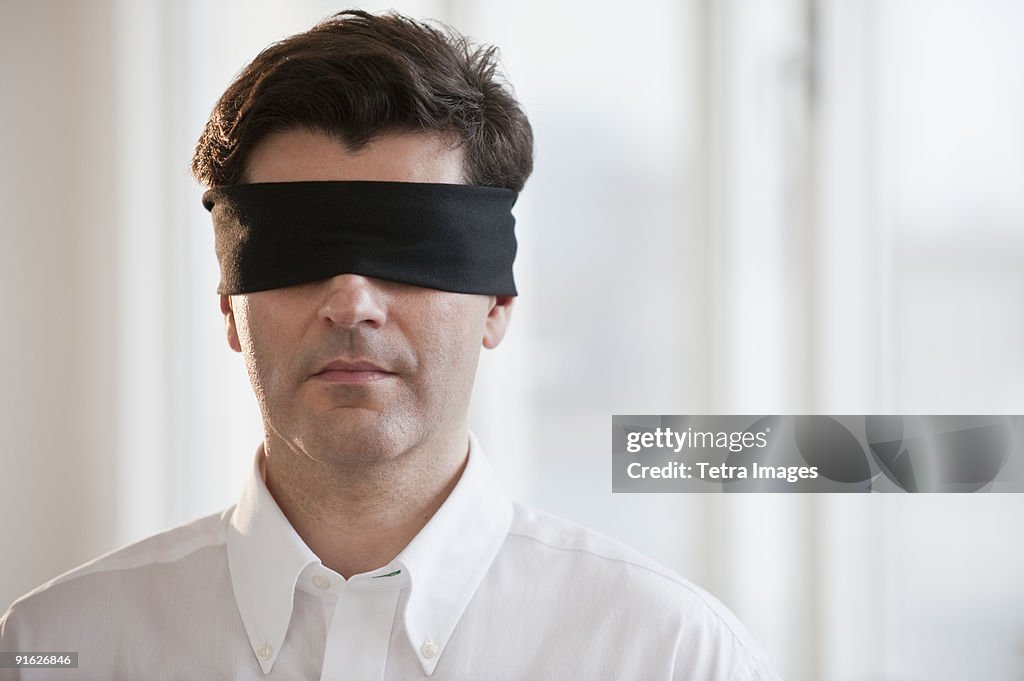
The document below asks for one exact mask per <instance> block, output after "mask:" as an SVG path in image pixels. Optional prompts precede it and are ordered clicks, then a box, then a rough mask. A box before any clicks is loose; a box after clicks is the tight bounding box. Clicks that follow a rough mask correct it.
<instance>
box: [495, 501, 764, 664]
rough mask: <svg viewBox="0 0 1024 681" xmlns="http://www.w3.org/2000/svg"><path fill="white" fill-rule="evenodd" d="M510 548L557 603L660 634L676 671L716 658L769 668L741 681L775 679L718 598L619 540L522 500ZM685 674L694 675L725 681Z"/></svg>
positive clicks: (748, 635)
mask: <svg viewBox="0 0 1024 681" xmlns="http://www.w3.org/2000/svg"><path fill="white" fill-rule="evenodd" d="M506 549H507V550H508V551H509V552H510V553H512V554H514V555H513V557H514V560H515V562H516V563H517V568H518V569H520V570H524V571H525V572H527V573H532V574H533V577H532V579H533V581H534V582H535V583H538V582H539V583H542V584H544V586H543V587H541V590H546V591H549V596H550V597H551V598H557V600H558V602H559V603H563V604H565V605H568V606H569V607H572V608H577V609H580V610H583V611H587V610H589V611H591V612H593V614H594V616H596V617H600V618H601V619H607V618H611V619H613V620H616V621H618V622H621V623H622V626H623V627H625V628H626V629H629V630H633V631H658V632H660V637H661V641H660V644H661V645H667V646H669V647H671V648H673V649H674V650H675V653H673V654H674V655H675V656H676V657H677V660H676V662H677V671H678V669H679V667H678V665H683V666H686V665H688V664H691V663H693V662H696V661H699V660H705V661H706V660H708V659H717V660H719V661H720V662H724V661H726V660H728V661H729V664H728V665H726V666H727V667H728V668H730V669H733V670H740V669H749V670H764V671H763V672H754V673H751V674H744V673H742V672H740V673H739V675H738V676H736V677H735V678H737V679H746V678H751V679H760V678H764V679H766V680H768V679H775V678H776V677H775V676H774V675H773V674H772V673H771V672H770V671H768V669H769V668H768V665H767V663H766V662H765V660H764V656H763V653H761V652H760V649H759V648H758V646H757V644H756V643H755V642H754V641H753V639H752V637H751V636H750V634H749V633H748V632H747V631H746V629H745V628H744V627H743V625H742V624H741V623H740V622H739V621H738V620H737V619H736V617H735V616H734V615H733V614H732V612H730V611H729V609H728V608H727V607H725V606H724V605H723V604H722V603H721V602H720V601H719V600H718V599H717V598H715V597H714V596H713V595H711V594H710V593H708V592H707V591H705V590H704V589H702V588H700V587H699V586H697V585H696V584H694V583H693V582H691V581H689V580H688V579H686V578H684V577H682V576H681V575H679V574H678V573H676V572H674V571H673V570H670V569H669V568H667V567H665V566H663V565H661V564H660V563H658V562H657V561H654V560H652V559H651V558H649V557H647V556H645V555H643V554H642V553H640V552H639V551H637V550H635V549H633V548H630V547H629V546H626V545H625V544H623V543H621V542H619V541H616V540H614V539H612V538H610V537H607V536H605V535H603V534H601V533H599V532H596V531H594V530H591V529H589V528H586V527H583V526H580V525H577V524H576V523H573V522H570V521H568V520H565V519H562V518H559V517H557V516H554V515H551V514H549V513H545V512H543V511H539V510H536V509H532V508H529V507H527V506H524V505H521V504H518V503H516V504H515V513H514V516H513V520H512V525H511V527H510V529H509V538H508V541H507V542H506ZM595 604H599V605H595ZM623 635H626V634H625V633H624V634H623ZM620 640H622V639H620ZM696 650H699V651H700V654H699V655H694V654H693V652H694V651H696ZM665 652H667V651H663V653H665ZM687 669H688V670H689V671H690V672H692V673H694V674H696V676H695V678H716V679H717V678H720V677H719V676H718V675H717V674H714V675H706V676H705V675H703V674H702V673H701V672H700V669H699V668H698V667H692V668H691V667H687ZM758 673H761V675H760V676H759V675H758Z"/></svg>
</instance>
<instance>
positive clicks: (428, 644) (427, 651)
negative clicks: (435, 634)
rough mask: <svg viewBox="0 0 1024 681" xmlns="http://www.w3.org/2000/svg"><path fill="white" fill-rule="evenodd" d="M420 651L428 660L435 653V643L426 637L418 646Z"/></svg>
mask: <svg viewBox="0 0 1024 681" xmlns="http://www.w3.org/2000/svg"><path fill="white" fill-rule="evenodd" d="M420 652H421V653H423V657H425V658H427V659H428V660H429V659H431V658H432V657H434V656H435V655H437V644H436V643H434V642H433V641H431V640H430V639H429V638H428V639H427V640H426V641H424V642H423V645H422V646H420Z"/></svg>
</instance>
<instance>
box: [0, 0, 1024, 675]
mask: <svg viewBox="0 0 1024 681" xmlns="http://www.w3.org/2000/svg"><path fill="white" fill-rule="evenodd" d="M362 6H363V7H365V8H367V9H374V10H376V9H384V8H386V7H395V8H396V9H399V10H402V11H404V12H407V13H410V14H412V15H413V16H416V17H420V18H436V19H441V20H444V21H447V22H449V23H451V24H453V25H454V26H456V27H458V28H459V29H460V30H461V31H463V32H464V33H467V34H469V35H471V36H473V37H475V38H477V39H479V40H481V41H485V42H490V43H496V44H497V45H499V46H500V47H501V49H502V54H503V57H504V63H505V67H506V72H507V73H508V76H509V78H510V80H511V81H512V83H513V84H514V85H515V88H516V91H517V93H518V95H519V96H520V98H521V100H522V102H523V104H524V106H525V108H526V110H527V112H528V114H529V115H530V118H531V120H532V122H533V125H534V128H535V132H536V137H537V168H536V172H535V174H534V176H533V178H532V179H531V181H530V182H529V183H528V185H527V189H526V192H525V193H524V194H523V195H522V197H521V198H520V202H519V204H518V206H517V209H516V212H517V216H518V220H519V227H518V232H519V237H520V243H521V250H520V258H519V262H518V265H517V279H518V282H519V284H520V291H521V298H520V300H519V301H518V303H517V310H516V319H515V321H514V324H513V328H512V333H511V334H510V336H509V337H508V338H507V339H506V342H505V344H503V346H502V347H501V348H500V349H498V350H496V351H494V352H491V353H486V354H485V357H484V359H483V361H482V366H481V376H480V379H479V382H478V389H477V395H476V403H475V407H474V414H473V423H474V428H475V430H476V431H477V432H478V434H479V435H480V437H481V439H482V441H483V443H484V445H485V448H486V450H487V452H488V455H489V458H490V459H491V460H492V462H493V463H494V465H495V466H496V467H497V468H498V469H499V470H500V471H501V472H502V473H503V474H504V475H505V477H506V479H507V480H508V487H509V489H510V491H511V492H512V493H513V494H514V495H516V496H518V497H520V498H522V499H524V500H526V501H528V502H531V503H533V504H536V505H538V506H541V507H543V508H546V509H548V510H551V511H553V512H555V513H558V514H561V515H563V516H566V517H569V518H571V519H574V520H576V521H578V522H581V523H583V524H586V525H590V526H593V527H596V528H597V529H599V530H601V531H603V532H606V533H608V534H610V535H613V536H615V537H617V538H619V539H621V540H622V541H624V542H626V543H629V544H631V545H633V546H635V547H637V548H638V549H640V550H642V551H644V552H646V553H648V554H651V555H653V556H654V557H655V558H657V559H658V560H660V561H661V562H663V563H665V564H667V565H669V566H671V567H672V568H674V569H676V570H678V571H679V572H680V573H682V574H684V575H685V576H687V577H689V578H690V579H692V580H693V581H695V582H697V583H698V584H700V585H702V586H704V587H706V588H708V589H710V590H711V591H712V592H714V593H715V594H717V595H718V596H719V597H720V598H721V599H722V600H724V601H725V602H726V603H727V604H728V605H729V606H730V607H731V608H732V609H733V610H734V611H735V612H736V613H737V614H738V615H739V617H740V619H742V620H743V621H744V622H745V623H746V624H747V626H748V628H749V629H751V631H752V632H753V634H754V635H755V637H756V638H757V639H758V640H759V641H761V643H762V645H763V646H764V647H765V648H766V649H767V651H768V653H769V655H770V656H771V657H772V659H773V661H774V662H775V664H776V666H777V667H778V669H779V671H780V673H781V674H782V676H783V678H785V679H788V680H790V681H820V680H821V681H847V680H849V681H853V680H857V681H912V680H922V681H924V680H927V681H940V680H944V679H950V680H952V679H956V680H965V681H966V680H972V681H973V680H975V679H984V680H985V681H1011V680H1013V681H1020V680H1021V679H1024V579H1022V577H1021V575H1024V542H1022V541H1021V536H1022V532H1021V530H1020V524H1021V520H1024V496H1022V495H1009V494H1004V495H986V494H977V495H941V496H940V495H931V496H929V495H922V496H914V495H866V496H856V497H845V496H838V495H835V496H824V495H822V496H815V495H802V496H801V495H689V496H684V495H613V494H611V492H610V489H611V480H610V477H611V476H610V471H609V469H610V437H609V435H610V430H611V429H610V425H611V420H610V417H611V415H612V414H613V413H618V414H689V413H756V414H774V413H780V414H785V413H834V414H864V413H1000V414H1002V413H1012V414H1022V413H1024V354H1022V353H1021V352H1020V350H1019V348H1021V347H1022V346H1024V304H1022V303H1024V69H1022V68H1021V65H1022V64H1024V41H1021V40H1020V39H1019V37H1020V35H1024V0H635V1H634V2H630V3H628V4H625V5H624V4H623V3H617V2H611V1H610V0H590V1H588V2H583V1H582V0H581V1H579V2H570V1H569V0H553V1H548V2H541V1H539V0H521V1H520V2H515V3H510V2H504V1H501V0H472V1H470V0H434V1H432V2H431V1H419V2H413V1H411V0H410V1H404V2H396V3H394V4H393V5H389V4H385V3H377V2H370V3H365V4H363V5H362ZM343 8H344V6H339V5H334V4H332V3H328V2H324V1H321V0H316V1H314V0H289V1H288V2H284V1H280V2H255V1H252V0H202V1H200V0H179V1H173V2H172V1H171V0H167V1H165V2H157V1H152V2H145V1H140V0H89V1H88V2H86V1H84V0H83V1H74V0H67V1H64V2H59V1H56V0H33V1H31V2H30V1H28V0H0V88H2V89H0V153H2V157H0V206H2V209H0V220H2V224H0V230H2V232H0V234H2V237H3V238H2V245H0V315H2V316H0V610H2V609H4V608H6V605H7V604H8V603H10V602H11V601H12V600H13V599H14V598H16V597H17V596H18V595H20V594H21V593H24V592H25V591H27V590H29V589H31V588H33V587H35V586H37V585H38V584H40V583H42V582H43V581H45V580H47V579H49V578H51V577H53V576H55V575H57V574H58V573H60V572H63V571H65V570H67V569H69V568H71V567H73V566H75V565H77V564H79V563H81V562H83V561H85V560H87V559H89V558H92V557H94V556H96V555H98V554H99V553H102V552H105V551H108V550H110V549H113V548H115V547H117V546H120V545H123V544H125V543H127V542H131V541H135V540H137V539H139V538H141V537H144V536H146V535H148V534H150V533H152V532H155V531H158V530H160V529H162V528H165V527H168V526H171V525H174V524H179V523H182V522H186V521H188V520H190V519H192V518H194V517H196V516H199V515H203V514H207V513H212V512H214V511H216V510H218V509H221V508H223V507H225V506H227V505H229V504H231V503H233V502H234V500H235V498H236V496H237V495H238V493H239V491H240V486H241V480H242V476H243V474H244V471H245V467H246V466H247V465H248V462H249V461H250V458H251V456H252V454H253V452H254V451H255V447H256V446H257V444H258V442H259V440H260V437H261V429H260V425H259V418H258V413H257V409H256V405H255V401H254V399H253V398H252V396H251V394H250V392H249V386H248V382H247V380H246V377H245V372H244V369H243V367H242V364H241V361H240V360H239V358H238V356H236V355H235V354H234V353H231V352H230V351H229V350H228V348H227V346H226V344H225V341H224V339H223V332H222V323H221V319H220V316H219V313H218V309H217V300H216V296H215V293H214V289H215V286H216V282H217V268H216V260H215V258H214V253H213V238H212V230H211V227H210V223H209V216H208V215H207V214H206V212H205V211H203V210H202V207H201V206H200V203H199V196H200V194H201V188H200V187H198V186H197V185H195V184H194V183H193V182H192V180H191V179H190V177H189V175H188V163H189V158H190V155H191V152H192V148H193V145H194V143H195V140H196V138H197V137H198V135H199V133H200V131H201V129H202V126H203V123H204V122H205V120H206V117H207V115H208V113H209V111H210V109H211V107H212V106H213V103H214V101H215V100H216V99H217V97H218V96H219V94H220V93H221V92H222V91H223V89H224V88H225V87H226V86H227V84H228V83H229V82H230V80H231V79H232V77H233V76H234V75H235V74H236V73H237V72H238V70H239V69H240V68H241V67H242V66H243V65H244V64H245V63H246V62H247V61H248V60H249V59H251V58H252V57H253V56H255V54H256V53H257V52H258V51H259V50H260V49H261V48H263V47H264V46H265V45H267V44H268V43H269V42H271V41H273V40H276V39H279V38H282V37H285V36H287V35H289V34H291V33H294V32H297V31H300V30H304V29H305V28H307V27H309V26H310V25H311V24H312V23H314V22H315V21H317V20H319V19H321V18H323V17H325V16H327V15H328V14H331V13H333V12H334V11H337V10H339V9H343ZM650 635H657V632H650Z"/></svg>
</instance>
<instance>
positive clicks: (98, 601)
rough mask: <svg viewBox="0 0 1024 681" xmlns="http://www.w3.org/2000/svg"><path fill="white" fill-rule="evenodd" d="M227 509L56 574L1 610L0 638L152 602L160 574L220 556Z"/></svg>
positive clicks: (183, 573)
mask: <svg viewBox="0 0 1024 681" xmlns="http://www.w3.org/2000/svg"><path fill="white" fill-rule="evenodd" d="M229 512H230V509H229V510H228V511H224V512H222V513H217V514H213V515H210V516H206V517H204V518H200V519H198V520H195V521H193V522H190V523H188V524H185V525H181V526H179V527H175V528H172V529H169V530H166V531H164V532H161V533H159V534H155V535H153V536H150V537H148V538H146V539H143V540H141V541H138V542H135V543H133V544H130V545H128V546H125V547H122V548H119V549H116V550H114V551H111V552H110V553H107V554H105V555H102V556H100V557H98V558H95V559H93V560H91V561H89V562H87V563H85V564H83V565H80V566H78V567H76V568H74V569H72V570H69V571H68V572H65V573H64V574H61V575H59V576H57V577H54V578H53V579H51V580H50V581H48V582H46V583H44V584H42V585H41V586H39V587H37V588H36V589H34V590H32V591H30V592H29V593H27V594H25V595H24V596H22V597H21V598H19V599H18V600H16V601H14V603H13V604H11V606H10V608H8V610H7V612H6V613H4V614H3V615H2V616H0V640H7V639H8V638H9V637H12V636H14V635H15V634H16V633H20V635H21V636H22V637H23V638H24V637H25V636H26V635H30V634H31V633H32V632H41V631H45V630H46V629H48V628H53V627H54V625H55V622H56V621H57V618H58V616H59V617H60V618H61V619H62V620H64V621H67V620H68V619H71V620H74V619H75V617H74V613H88V612H92V613H94V614H99V613H102V612H105V611H108V610H114V611H117V610H123V609H124V608H125V607H126V605H127V604H129V603H133V602H135V603H139V606H142V607H144V605H145V604H146V603H149V604H152V602H153V600H154V599H155V598H157V597H158V596H157V594H158V593H159V591H160V590H159V589H156V588H154V587H155V586H156V585H157V584H159V583H160V580H161V579H165V578H167V577H171V581H172V583H173V581H175V580H176V579H177V578H181V579H188V577H189V574H190V573H193V572H197V571H200V570H203V569H205V568H209V567H210V563H211V562H218V561H219V560H221V558H220V555H219V554H222V553H223V551H222V550H220V547H221V546H222V545H223V543H224V537H225V525H226V519H227V518H228V517H229ZM204 549H211V550H209V551H204ZM171 591H173V589H171ZM137 607H138V606H137ZM69 615H70V616H71V617H70V618H69V617H68V616H69ZM80 624H81V623H80ZM30 638H31V637H30Z"/></svg>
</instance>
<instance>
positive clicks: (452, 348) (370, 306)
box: [221, 130, 513, 464]
mask: <svg viewBox="0 0 1024 681" xmlns="http://www.w3.org/2000/svg"><path fill="white" fill-rule="evenodd" d="M462 161H463V159H462V153H461V151H460V150H458V149H452V148H449V147H448V146H447V145H445V144H444V142H443V141H442V140H441V139H440V138H438V137H436V136H433V135H428V134H424V133H400V134H394V135H388V136H382V137H378V138H376V139H374V140H372V141H371V142H370V143H369V144H368V145H366V146H365V147H363V148H362V149H360V150H359V151H357V152H351V151H349V150H348V149H347V148H346V147H345V146H344V144H342V143H340V142H338V141H336V140H334V139H332V138H330V137H327V136H324V135H322V134H318V133H312V132H308V131H305V130H290V131H286V132H279V133H274V134H272V135H270V136H268V137H267V138H266V139H264V140H263V141H262V142H261V143H260V144H259V145H257V146H256V148H254V149H253V151H252V153H251V155H250V158H249V162H248V165H247V173H246V176H247V180H248V181H249V182H254V183H255V182H298V181H307V180H378V181H398V182H434V183H450V184H458V183H462V182H463V172H462V168H463V163H462ZM512 301H513V298H511V297H505V296H481V295H467V294H460V293H449V292H446V291H438V290H434V289H427V288H421V287H418V286H412V285H409V284H400V283H395V282H391V281H385V280H382V279H374V278H370V277H364V276H361V275H358V274H341V275H338V276H335V277H332V278H330V279H325V280H321V281H317V282H313V283H309V284H302V285H298V286H289V287H286V288H280V289H273V290H270V291H261V292H258V293H249V294H244V295H235V296H230V297H228V296H221V310H222V312H223V313H224V315H225V321H226V325H227V335H228V343H229V344H230V345H231V347H232V348H233V349H234V350H236V351H238V352H241V353H243V355H244V358H245V363H246V368H247V369H248V372H249V379H250V381H251V382H252V386H253V389H254V391H255V393H256V397H257V400H258V401H259V404H260V409H261V411H262V413H263V420H264V425H265V427H266V429H267V437H268V438H269V439H271V440H274V439H277V440H281V441H282V442H284V443H287V444H288V445H290V446H291V447H292V448H293V449H296V450H297V451H301V452H304V453H305V454H306V455H307V456H309V457H311V458H313V459H317V460H321V461H324V462H329V463H335V464H361V463H371V462H378V461H384V460H387V459H390V458H392V457H394V456H397V455H400V454H401V453H402V452H405V451H407V450H409V449H411V448H414V447H416V446H418V445H421V444H424V443H427V442H431V441H436V442H438V443H444V442H445V439H446V438H447V439H449V440H450V439H451V438H453V437H455V436H457V434H458V433H459V431H460V429H462V428H465V425H466V414H467V411H468V408H469V397H470V393H471V391H472V386H473V378H474V375H475V373H476V364H477V359H478V357H479V352H480V346H481V344H482V345H483V346H484V347H488V348H491V347H494V346H496V345H497V344H498V343H499V342H500V341H501V338H502V337H503V335H504V332H505V328H506V325H507V324H508V319H509V315H510V313H511V306H512Z"/></svg>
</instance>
